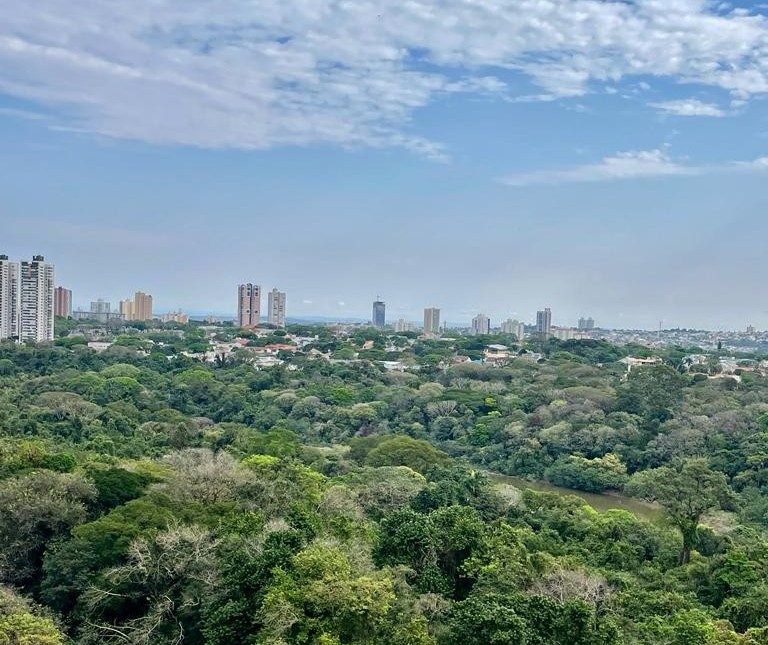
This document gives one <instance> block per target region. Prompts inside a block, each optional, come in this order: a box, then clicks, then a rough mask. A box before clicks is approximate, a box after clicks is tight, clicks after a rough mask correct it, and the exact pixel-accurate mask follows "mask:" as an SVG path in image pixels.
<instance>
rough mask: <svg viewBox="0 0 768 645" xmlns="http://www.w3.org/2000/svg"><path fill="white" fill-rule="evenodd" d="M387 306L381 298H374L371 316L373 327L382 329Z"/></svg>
mask: <svg viewBox="0 0 768 645" xmlns="http://www.w3.org/2000/svg"><path fill="white" fill-rule="evenodd" d="M386 311H387V307H386V305H385V304H384V302H383V301H382V300H375V301H374V302H373V316H372V318H371V322H372V323H373V326H374V327H378V328H379V329H383V328H384V327H385V326H386V324H387V313H386Z"/></svg>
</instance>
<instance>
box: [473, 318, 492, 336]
mask: <svg viewBox="0 0 768 645" xmlns="http://www.w3.org/2000/svg"><path fill="white" fill-rule="evenodd" d="M472 333H473V334H474V335H475V336H485V335H488V334H490V333H491V319H490V318H488V316H486V315H485V314H477V316H475V317H474V318H473V319H472Z"/></svg>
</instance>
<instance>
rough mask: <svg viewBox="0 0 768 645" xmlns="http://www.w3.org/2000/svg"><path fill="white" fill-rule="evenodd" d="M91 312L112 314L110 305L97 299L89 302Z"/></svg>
mask: <svg viewBox="0 0 768 645" xmlns="http://www.w3.org/2000/svg"><path fill="white" fill-rule="evenodd" d="M91 312H92V313H94V314H109V313H112V303H109V302H107V301H106V300H103V299H102V298H99V299H98V300H94V301H92V302H91Z"/></svg>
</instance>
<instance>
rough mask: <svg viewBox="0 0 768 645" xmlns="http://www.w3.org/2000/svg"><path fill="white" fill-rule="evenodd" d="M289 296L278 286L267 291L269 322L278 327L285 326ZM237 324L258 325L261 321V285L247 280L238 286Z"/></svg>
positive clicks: (246, 326)
mask: <svg viewBox="0 0 768 645" xmlns="http://www.w3.org/2000/svg"><path fill="white" fill-rule="evenodd" d="M286 301H287V296H286V293H285V292H284V291H280V290H279V289H277V288H276V287H275V288H273V289H272V291H270V292H269V293H267V323H269V324H270V325H274V326H275V327H277V328H278V329H282V328H283V327H285V307H286ZM236 321H237V324H238V326H240V327H244V328H253V327H258V326H259V323H260V322H261V285H258V284H253V283H252V282H246V283H243V284H240V285H238V287H237V318H236Z"/></svg>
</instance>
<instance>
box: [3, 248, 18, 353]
mask: <svg viewBox="0 0 768 645" xmlns="http://www.w3.org/2000/svg"><path fill="white" fill-rule="evenodd" d="M18 337H19V263H18V262H11V261H10V260H9V259H8V256H7V255H0V340H2V339H4V338H18Z"/></svg>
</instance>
